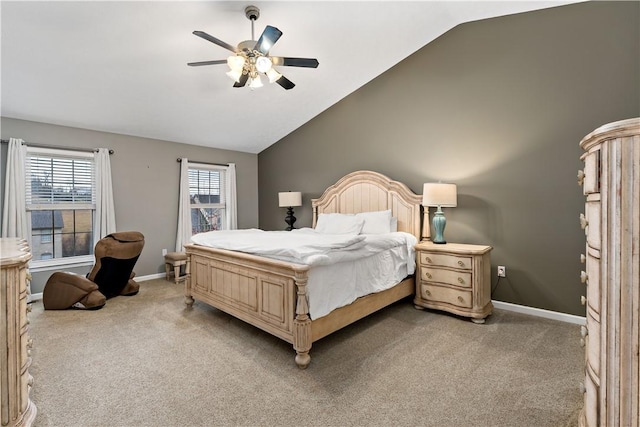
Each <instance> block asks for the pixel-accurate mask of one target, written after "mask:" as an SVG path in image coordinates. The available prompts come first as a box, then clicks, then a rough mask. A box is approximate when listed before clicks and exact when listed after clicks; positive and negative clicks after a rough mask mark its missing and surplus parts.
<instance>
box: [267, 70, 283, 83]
mask: <svg viewBox="0 0 640 427" xmlns="http://www.w3.org/2000/svg"><path fill="white" fill-rule="evenodd" d="M266 74H267V77H269V83H275V82H276V81H277V80H278V79H279V78H280V77H282V74H280V73H279V72H277V71H276V70H275V68H269V70H267V73H266Z"/></svg>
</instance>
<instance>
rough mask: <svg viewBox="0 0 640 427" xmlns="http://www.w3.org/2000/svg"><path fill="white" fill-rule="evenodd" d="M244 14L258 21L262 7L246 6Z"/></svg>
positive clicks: (249, 18) (251, 19)
mask: <svg viewBox="0 0 640 427" xmlns="http://www.w3.org/2000/svg"><path fill="white" fill-rule="evenodd" d="M244 14H245V16H246V17H247V19H248V20H250V21H257V20H258V18H260V9H258V7H257V6H247V7H245V8H244Z"/></svg>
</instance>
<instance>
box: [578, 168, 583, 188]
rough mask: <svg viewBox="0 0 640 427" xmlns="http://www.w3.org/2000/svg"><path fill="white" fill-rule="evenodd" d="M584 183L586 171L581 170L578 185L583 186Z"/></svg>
mask: <svg viewBox="0 0 640 427" xmlns="http://www.w3.org/2000/svg"><path fill="white" fill-rule="evenodd" d="M583 182H584V171H583V170H579V171H578V185H582V183H583Z"/></svg>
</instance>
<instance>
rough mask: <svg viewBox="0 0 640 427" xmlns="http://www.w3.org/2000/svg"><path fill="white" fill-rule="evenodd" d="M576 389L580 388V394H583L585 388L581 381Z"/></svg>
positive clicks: (585, 390)
mask: <svg viewBox="0 0 640 427" xmlns="http://www.w3.org/2000/svg"><path fill="white" fill-rule="evenodd" d="M578 389H579V390H580V393H582V394H585V393H586V392H587V389H586V387H585V386H584V383H583V382H581V383H580V385H579V386H578Z"/></svg>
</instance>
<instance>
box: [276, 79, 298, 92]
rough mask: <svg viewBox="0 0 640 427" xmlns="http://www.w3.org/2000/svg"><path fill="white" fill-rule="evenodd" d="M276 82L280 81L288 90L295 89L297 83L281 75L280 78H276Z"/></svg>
mask: <svg viewBox="0 0 640 427" xmlns="http://www.w3.org/2000/svg"><path fill="white" fill-rule="evenodd" d="M276 83H278V84H279V85H280V86H282V87H283V88H285V89H286V90H289V89H293V88H294V86H295V83H293V82H292V81H291V80H289V79H288V78H286V77H285V76H280V78H279V79H278V80H276Z"/></svg>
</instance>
